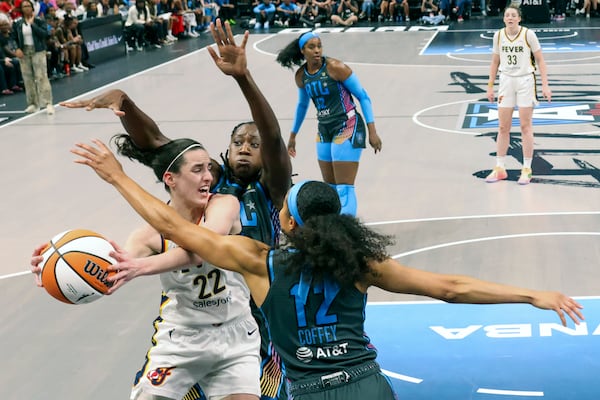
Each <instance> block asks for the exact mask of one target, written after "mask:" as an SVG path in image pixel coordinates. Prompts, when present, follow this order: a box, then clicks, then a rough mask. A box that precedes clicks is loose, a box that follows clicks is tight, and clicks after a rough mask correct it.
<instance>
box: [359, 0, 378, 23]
mask: <svg viewBox="0 0 600 400" xmlns="http://www.w3.org/2000/svg"><path fill="white" fill-rule="evenodd" d="M360 7H361V12H360V14H359V15H358V19H365V18H366V19H367V21H369V22H371V19H372V18H373V13H374V11H375V3H374V2H373V0H363V2H362V3H361V5H360Z"/></svg>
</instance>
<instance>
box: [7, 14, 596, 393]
mask: <svg viewBox="0 0 600 400" xmlns="http://www.w3.org/2000/svg"><path fill="white" fill-rule="evenodd" d="M489 21H493V20H489ZM497 22H498V21H495V23H496V27H497ZM553 26H554V25H553ZM564 26H565V27H567V25H564ZM464 27H467V25H464ZM551 27H552V26H551ZM462 28H463V26H461V29H456V27H455V26H452V27H451V29H449V30H448V32H443V31H440V32H438V31H430V30H425V31H419V30H416V31H413V30H404V31H396V32H392V31H384V32H375V31H369V32H363V31H361V30H348V31H343V32H336V31H335V30H334V31H330V32H329V33H323V34H322V38H323V42H324V48H325V52H326V54H329V55H331V56H333V57H336V58H340V59H342V60H344V61H347V62H348V64H349V65H350V66H351V67H352V68H353V70H354V71H356V73H357V74H358V76H359V78H360V80H361V82H362V84H363V85H364V87H365V88H366V89H367V91H368V92H369V95H370V97H371V99H372V100H373V104H374V111H375V117H376V123H377V129H378V132H379V133H380V135H381V136H382V138H383V142H384V147H383V151H382V153H381V154H378V155H374V154H373V153H372V151H371V150H370V149H367V150H366V151H365V152H364V154H363V157H362V160H361V168H360V171H359V176H358V178H357V192H358V199H359V216H360V218H361V219H362V220H363V221H365V222H367V223H369V224H371V225H373V226H374V227H376V229H380V230H381V231H382V232H386V233H390V234H394V235H395V236H396V239H397V241H396V244H395V245H394V246H393V247H392V248H391V249H390V252H391V254H392V255H394V257H396V258H398V259H399V261H400V262H402V263H405V264H407V265H411V266H415V267H418V268H423V269H428V270H432V271H440V272H448V273H466V274H470V275H474V276H477V277H479V278H483V279H492V280H497V281H501V282H505V283H509V284H514V285H520V286H528V287H532V288H538V289H555V290H561V291H564V292H566V293H567V294H569V295H572V296H597V295H598V294H599V293H598V290H597V285H596V282H597V281H598V278H599V276H598V268H596V263H597V260H598V255H599V245H598V235H599V234H598V229H597V227H598V225H599V222H600V216H599V214H600V212H599V210H598V204H599V202H598V200H600V196H599V194H598V185H599V184H600V174H598V168H597V167H598V165H600V159H599V156H598V151H597V149H598V139H599V138H600V136H599V135H598V121H597V119H598V112H597V110H598V109H600V107H598V106H597V104H598V93H600V90H599V88H600V77H599V75H598V74H597V73H595V72H594V71H595V70H596V69H597V60H598V57H600V49H597V48H596V49H595V48H593V45H592V44H590V43H587V42H585V41H580V40H579V39H577V40H575V39H573V38H581V37H582V35H583V33H582V32H584V31H586V30H587V29H588V28H587V27H581V28H579V27H575V28H573V29H571V30H565V29H559V30H556V31H555V30H548V32H549V33H544V35H546V39H547V40H548V42H547V43H549V42H550V41H554V42H553V43H555V44H549V45H548V46H549V48H548V52H547V53H546V59H547V62H548V68H549V77H550V83H551V87H552V89H553V91H554V100H553V103H552V104H551V105H548V104H543V105H544V106H545V107H542V108H540V113H539V114H537V116H536V118H537V119H536V126H535V131H536V133H537V137H536V150H537V153H536V159H535V161H534V173H535V174H536V179H535V180H534V182H533V183H532V184H531V185H529V186H525V187H521V186H519V185H517V184H516V182H515V181H514V177H515V175H514V174H515V173H516V171H517V170H518V168H519V154H520V152H519V148H520V142H519V135H518V129H516V128H515V129H514V137H513V141H512V143H511V156H514V157H513V158H512V159H510V160H509V168H510V169H511V180H509V181H507V182H500V183H497V184H485V183H484V182H483V180H482V176H484V175H485V173H486V172H487V170H489V168H491V167H492V166H493V163H494V151H495V146H494V133H495V126H494V110H493V108H490V105H489V104H488V103H487V101H486V100H485V99H484V97H485V93H484V92H482V88H484V87H485V82H486V79H487V78H486V76H487V72H488V63H489V53H488V54H486V53H485V50H484V49H485V46H486V42H485V41H486V40H489V39H485V38H486V35H489V32H490V30H489V29H488V28H489V27H486V26H484V27H483V29H482V28H481V26H473V25H469V26H468V28H469V29H462ZM457 32H462V33H457ZM561 32H562V33H561ZM564 32H566V33H564ZM596 33H597V31H596ZM296 34H297V32H296V31H293V32H289V31H288V33H286V32H279V33H277V34H253V35H251V39H250V42H249V45H248V58H249V66H250V69H251V71H252V73H253V75H254V77H255V79H256V81H257V82H258V84H259V86H260V87H261V88H262V89H263V91H264V93H265V95H266V97H267V98H268V99H269V101H270V102H271V104H272V105H273V108H274V109H275V112H276V114H277V116H278V117H279V119H280V122H281V126H282V132H284V134H285V135H287V133H286V132H289V129H290V127H291V124H292V118H293V112H294V109H295V102H296V89H295V88H294V86H293V73H292V72H291V71H287V70H284V69H282V68H280V67H279V66H278V65H277V64H276V63H275V62H274V54H275V53H276V52H277V51H278V50H279V49H281V48H282V47H283V46H284V45H285V44H286V43H287V42H288V41H289V40H291V39H293V38H294V37H295V35H296ZM457 35H458V36H457ZM449 37H453V39H449ZM596 37H597V36H596ZM479 41H483V42H482V43H481V49H479V50H478V49H472V48H469V49H467V50H465V49H464V47H465V46H464V45H465V44H469V43H479ZM459 45H460V46H459ZM487 45H489V42H488V43H487ZM182 46H183V45H182ZM478 46H479V45H477V46H476V47H478ZM568 46H571V47H569V48H568V49H567V47H568ZM553 47H556V49H553ZM584 47H585V48H584ZM478 48H479V47H478ZM432 49H433V50H432ZM461 49H462V50H461ZM161 50H163V49H161ZM189 50H193V49H189ZM165 51H171V50H169V49H165ZM173 51H181V52H182V54H185V55H184V56H182V57H180V58H169V60H170V62H169V63H167V64H164V65H157V66H155V67H154V68H152V69H150V70H147V71H141V70H137V67H136V66H135V65H137V64H135V62H133V61H131V60H133V59H134V57H135V58H138V57H139V56H141V54H136V55H135V56H131V57H129V58H127V59H126V60H121V61H120V64H119V65H124V66H126V67H124V68H126V70H128V71H130V72H129V73H130V74H132V75H131V76H129V77H127V78H125V77H123V76H120V77H117V76H116V75H112V74H109V77H108V78H107V77H105V76H103V75H102V74H103V73H104V72H102V69H103V67H98V68H96V69H95V70H94V71H93V72H92V73H89V75H82V76H81V77H79V76H76V77H74V78H75V79H72V80H71V82H74V83H76V85H74V86H73V87H69V88H68V90H67V89H65V91H64V92H62V91H60V90H62V89H63V88H62V87H61V89H60V90H59V86H58V85H56V86H55V88H56V89H57V90H56V91H55V101H56V102H58V101H61V100H66V99H68V98H71V97H74V96H77V95H84V96H86V97H87V96H92V95H94V94H97V92H86V93H84V92H85V91H86V90H91V89H90V88H89V86H88V83H89V82H88V79H87V78H86V77H88V76H89V77H90V78H89V79H94V80H95V79H98V81H97V85H96V86H94V88H97V87H100V86H102V85H105V86H103V87H102V90H104V89H107V88H110V87H118V88H121V89H123V90H125V91H126V92H127V93H129V94H130V96H131V97H132V98H133V99H134V100H135V101H136V102H137V103H138V104H139V105H140V107H141V108H142V109H143V110H145V111H146V112H147V113H148V114H149V115H150V116H152V117H153V118H154V119H155V120H156V121H157V122H158V123H159V125H160V127H161V129H162V130H164V132H166V133H167V135H169V136H171V137H186V136H191V137H193V138H197V139H200V140H201V141H202V142H203V143H204V144H205V145H206V146H207V148H208V150H209V152H210V153H211V154H212V155H213V156H218V154H219V153H220V152H222V151H224V150H225V148H226V145H227V142H228V137H229V132H230V130H231V128H232V127H233V126H234V125H235V124H236V123H237V122H239V121H243V120H247V119H249V118H250V113H249V110H248V107H247V105H246V104H245V103H244V101H243V98H242V96H241V94H240V91H239V89H238V88H237V86H236V85H235V83H234V82H233V80H232V79H231V78H228V77H225V76H222V75H221V74H220V72H218V70H217V69H216V68H215V66H214V65H213V62H212V60H211V59H210V57H209V55H208V54H207V52H206V50H204V49H202V48H199V49H197V50H196V51H193V52H189V51H187V50H186V51H183V50H177V49H176V48H175V47H173ZM157 54H159V53H158V52H157ZM167 58H168V57H167ZM129 61H131V64H129ZM138 67H139V65H138ZM138 71H139V73H137V72H138ZM105 72H106V71H105ZM134 72H136V73H135V74H134ZM95 75H97V77H96V76H95ZM92 76H95V77H94V78H92ZM121 78H123V79H121ZM118 79H121V80H118ZM117 80H118V81H117ZM101 81H102V83H101ZM107 81H108V82H114V81H117V82H116V83H115V84H114V85H108V84H107V83H106V82H107ZM81 88H84V89H83V90H82V89H81ZM8 104H9V103H7V107H8ZM550 106H552V107H550ZM23 108H24V107H23ZM14 110H17V108H15V109H14ZM536 112H537V111H536ZM315 127H316V121H315V119H314V118H313V117H312V116H311V114H309V118H307V120H306V121H305V123H304V126H303V128H302V131H301V133H300V137H299V140H298V157H297V158H295V159H294V160H293V165H294V170H295V171H294V172H295V173H297V174H298V179H305V178H314V179H318V178H319V177H320V174H319V171H318V168H317V164H316V160H315V154H314V144H313V138H312V134H311V132H313V131H314V130H315ZM122 131H123V129H122V128H121V126H120V123H119V121H118V119H117V118H116V117H115V116H114V115H113V114H112V113H111V112H110V111H106V110H99V111H94V112H91V113H90V112H85V111H82V110H67V109H63V108H57V112H56V114H55V115H54V116H53V117H48V116H46V115H45V114H43V113H39V114H36V115H33V116H28V117H25V118H21V119H14V120H12V121H8V123H6V124H5V125H4V126H2V127H1V128H0V141H1V143H2V146H0V148H1V150H0V152H1V154H0V170H2V176H3V177H4V188H5V189H4V195H3V196H2V200H1V201H2V206H1V207H0V213H2V214H1V215H0V219H1V220H2V221H4V222H3V224H4V225H3V227H4V229H3V230H2V233H1V234H0V235H1V236H0V239H1V240H0V243H2V249H3V250H4V254H6V255H7V259H6V260H5V262H4V263H3V264H2V267H0V275H1V276H0V278H1V279H0V293H1V294H0V296H1V297H0V298H1V299H3V300H4V303H5V304H6V305H7V306H5V307H4V308H3V309H2V311H1V312H0V318H2V320H3V321H4V323H3V324H2V326H1V327H0V338H1V339H2V340H1V341H2V350H3V355H4V356H5V359H6V360H9V362H10V368H7V370H6V371H5V373H3V374H2V377H1V378H0V398H2V399H7V400H17V399H18V400H23V399H27V400H36V399H40V400H42V399H43V400H46V399H58V398H61V399H82V398H85V399H89V400H95V399H106V398H111V399H115V398H125V397H126V396H128V393H129V389H130V384H131V382H132V378H133V374H134V372H135V371H136V370H137V369H138V368H139V367H140V366H141V363H142V361H143V355H144V352H145V350H146V349H147V346H148V344H149V343H150V342H149V339H150V335H151V332H152V330H151V324H150V323H151V321H152V320H153V319H154V317H155V316H156V312H157V306H158V301H159V291H160V288H159V284H158V280H157V279H156V278H154V277H147V278H140V279H138V280H137V281H135V282H131V283H129V284H128V285H127V286H126V287H124V288H123V289H122V290H120V291H119V292H118V293H116V294H115V295H114V296H111V297H107V298H103V299H101V300H99V301H97V302H95V303H92V304H89V305H86V306H72V307H70V306H66V305H64V304H60V303H58V302H56V301H54V300H52V299H51V298H50V297H49V296H48V295H47V294H46V293H45V292H44V291H43V290H40V289H37V288H35V287H34V286H33V284H32V281H33V279H32V277H31V276H30V275H28V274H27V273H26V271H27V269H28V268H29V266H28V262H29V256H30V254H31V251H32V249H33V247H34V246H35V245H37V244H40V243H42V242H44V241H46V240H48V239H49V238H50V237H51V236H52V235H54V234H55V233H58V232H60V231H62V230H65V229H68V228H75V227H81V228H88V229H93V230H96V231H99V232H102V233H104V234H105V235H107V236H109V237H111V238H113V239H115V240H116V241H118V242H120V243H123V241H124V240H125V238H126V237H127V234H128V232H129V231H131V230H132V229H133V228H134V227H136V226H138V225H139V224H140V223H141V222H142V221H141V220H140V218H139V217H137V216H136V215H135V214H134V213H133V212H132V211H131V210H130V208H129V206H128V205H127V204H126V203H125V202H124V201H123V200H122V199H121V198H120V197H119V196H118V195H117V194H116V192H115V191H114V190H113V189H112V188H110V187H109V186H108V185H107V184H105V183H103V182H101V181H100V180H99V179H98V178H97V177H96V176H95V175H94V173H93V172H92V171H91V170H88V169H87V168H84V167H82V166H80V165H75V164H74V163H73V162H72V161H73V157H72V156H71V154H70V153H69V152H68V150H69V149H70V148H71V147H72V146H73V144H74V143H75V142H77V141H89V140H90V139H92V138H101V139H103V140H105V141H106V140H108V138H109V137H110V136H112V135H113V134H115V133H118V132H122ZM123 164H124V166H125V168H126V170H127V171H128V172H129V173H130V174H131V175H132V176H133V177H134V178H135V179H136V180H138V181H139V182H140V183H141V184H142V185H143V186H144V187H146V188H148V189H151V190H152V192H153V193H154V194H156V195H157V196H159V197H161V198H166V196H165V194H164V192H163V191H162V189H161V187H160V185H158V184H157V183H156V182H155V180H154V178H153V176H152V173H151V172H150V171H149V170H148V169H146V168H144V167H141V166H140V165H138V164H134V163H132V162H130V161H128V160H123ZM538 172H539V175H538V174H537V173H538ZM370 300H371V301H383V300H393V301H399V300H415V298H414V297H411V296H400V295H392V294H387V293H381V292H380V291H378V290H373V291H372V293H371V294H370ZM450 307H451V306H450ZM587 317H588V320H589V321H590V323H591V322H592V321H596V325H597V321H598V319H599V318H600V316H599V315H587Z"/></svg>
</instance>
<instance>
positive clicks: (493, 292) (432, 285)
mask: <svg viewBox="0 0 600 400" xmlns="http://www.w3.org/2000/svg"><path fill="white" fill-rule="evenodd" d="M372 269H373V271H374V275H373V276H371V277H370V278H368V279H369V281H368V282H366V285H365V286H366V287H368V286H369V285H374V286H377V287H379V288H381V289H384V290H387V291H390V292H395V293H406V294H416V295H423V296H429V297H432V298H435V299H439V300H443V301H446V302H449V303H470V304H499V303H528V304H531V305H533V306H535V307H537V308H540V309H544V310H553V311H555V312H556V313H557V314H558V316H559V318H560V320H561V322H562V324H563V325H564V326H566V325H567V320H566V317H565V314H566V315H568V316H569V318H571V319H572V320H573V321H574V322H575V324H579V323H580V321H582V320H583V319H584V318H583V314H582V313H581V311H580V310H581V309H582V308H583V307H582V306H581V304H579V303H578V302H577V301H575V300H573V299H572V298H570V297H568V296H565V295H564V294H562V293H559V292H550V291H540V290H531V289H524V288H519V287H515V286H510V285H503V284H499V283H494V282H489V281H483V280H480V279H476V278H473V277H470V276H465V275H448V274H438V273H434V272H428V271H422V270H418V269H415V268H410V267H406V266H404V265H401V264H400V263H398V262H397V261H395V260H392V259H387V260H385V261H383V262H381V263H373V264H372ZM366 287H365V288H364V289H366Z"/></svg>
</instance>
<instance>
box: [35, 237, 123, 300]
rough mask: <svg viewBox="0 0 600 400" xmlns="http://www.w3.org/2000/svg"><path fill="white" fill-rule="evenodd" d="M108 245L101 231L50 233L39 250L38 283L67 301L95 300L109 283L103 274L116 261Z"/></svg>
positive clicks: (107, 287)
mask: <svg viewBox="0 0 600 400" xmlns="http://www.w3.org/2000/svg"><path fill="white" fill-rule="evenodd" d="M111 251H113V247H112V245H111V244H110V243H109V242H108V240H106V239H105V238H104V237H103V236H102V235H100V234H98V233H96V232H92V231H89V230H85V229H73V230H68V231H65V232H62V233H59V234H58V235H56V236H54V237H53V238H52V240H50V242H49V243H48V245H47V247H46V248H45V249H44V250H43V251H42V253H41V255H42V256H43V257H44V259H43V261H42V262H41V263H40V268H41V269H42V272H41V279H42V284H43V285H44V288H45V289H46V291H47V292H48V293H49V294H50V295H51V296H52V297H54V298H56V299H58V300H60V301H62V302H64V303H68V304H85V303H91V302H92V301H95V300H98V299H99V298H100V297H102V296H103V295H104V294H105V293H106V291H107V290H108V289H109V288H110V287H111V286H112V283H110V282H108V281H107V280H106V278H108V276H109V272H108V266H110V265H112V264H114V263H116V261H115V260H114V259H113V258H112V257H110V256H109V255H108V254H109V253H110V252H111Z"/></svg>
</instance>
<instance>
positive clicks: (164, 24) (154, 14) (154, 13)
mask: <svg viewBox="0 0 600 400" xmlns="http://www.w3.org/2000/svg"><path fill="white" fill-rule="evenodd" d="M158 3H159V0H147V1H146V7H148V10H149V11H150V17H151V18H152V24H153V25H154V29H155V30H156V34H157V36H158V43H159V44H161V45H162V44H171V43H173V41H172V40H170V39H168V38H167V35H168V33H169V20H168V18H167V19H165V18H162V17H160V16H159V14H158Z"/></svg>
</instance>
